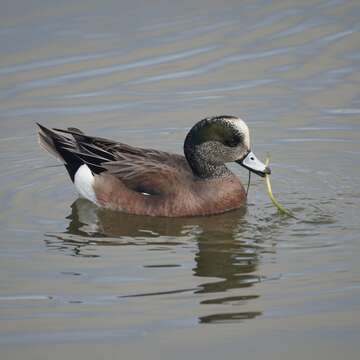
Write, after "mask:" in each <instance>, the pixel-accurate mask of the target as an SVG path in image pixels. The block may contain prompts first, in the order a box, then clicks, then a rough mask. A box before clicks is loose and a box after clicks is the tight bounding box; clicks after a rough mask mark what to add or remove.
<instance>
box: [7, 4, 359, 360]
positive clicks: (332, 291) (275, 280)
mask: <svg viewBox="0 0 360 360" xmlns="http://www.w3.org/2000/svg"><path fill="white" fill-rule="evenodd" d="M359 18H360V4H359V2H358V1H340V0H339V1H337V0H335V1H331V0H329V1H274V2H270V1H260V0H257V1H228V0H226V1H211V0H209V1H205V0H196V1H188V0H185V1H181V2H172V3H170V2H165V1H152V2H143V1H138V0H135V1H131V2H125V1H111V0H109V1H108V0H104V1H101V2H100V1H94V0H89V1H85V0H77V1H68V0H60V1H56V2H55V1H40V0H37V1H31V2H30V1H25V0H15V1H11V2H9V1H1V11H0V169H1V172H0V226H1V232H0V347H1V359H20V358H26V359H37V360H38V359H64V358H69V359H74V358H76V359H103V358H107V359H109V358H114V359H145V358H146V359H184V358H189V359H219V358H224V359H241V358H244V359H261V358H266V359H339V358H343V359H358V356H359V351H360V345H359V334H360V315H359V314H360V312H359V310H360V261H359V257H360V239H359V233H360V225H359V217H360V210H359V200H360V190H359V188H360V187H359V185H360V146H359V145H360V122H359V121H360V98H359V80H360V75H359V74H360V72H359V70H360V66H359V61H360V37H359V28H360V23H359ZM220 114H230V115H236V116H240V117H242V118H243V119H245V120H246V121H247V123H248V124H249V127H250V129H251V133H252V143H253V150H254V152H255V153H256V154H257V156H258V157H259V158H262V159H264V158H265V157H266V155H267V153H270V154H271V159H272V160H271V161H272V169H273V175H272V182H273V188H274V192H275V194H276V195H277V197H278V198H279V200H280V201H281V202H282V203H283V204H284V205H285V206H286V207H288V208H289V209H291V210H292V211H293V212H294V213H295V214H296V217H297V218H296V219H293V218H286V217H282V216H279V214H278V213H277V211H276V209H275V208H274V207H273V206H272V205H271V203H270V200H269V198H268V197H267V194H266V191H265V185H264V182H263V181H262V179H260V178H255V177H253V180H252V185H251V188H250V194H249V200H248V206H247V209H246V211H242V210H239V211H234V212H230V213H227V214H223V215H219V216H212V217H205V218H191V219H190V218H189V219H163V218H158V219H156V218H147V217H138V216H131V215H124V214H119V213H110V212H104V211H100V210H98V209H97V208H96V207H94V206H93V205H91V204H89V203H88V202H86V201H83V200H77V195H76V193H75V191H74V189H73V187H72V184H71V182H70V181H69V179H68V177H67V175H66V173H65V170H64V169H63V168H62V167H59V166H55V167H54V166H53V165H57V162H56V161H55V160H54V159H52V158H51V157H50V156H49V155H48V154H47V153H45V152H43V151H42V150H41V149H40V148H39V147H38V145H37V141H36V137H35V131H36V129H35V122H36V121H37V122H40V123H42V124H44V125H47V126H52V127H68V126H76V127H79V128H81V129H83V130H85V131H86V132H88V133H90V134H94V135H99V136H103V137H110V138H113V139H118V140H119V141H124V142H126V143H129V144H132V145H136V146H142V147H155V148H159V149H163V150H168V151H171V152H178V153H181V152H182V143H183V139H184V137H185V135H186V132H187V131H188V129H189V128H190V127H191V126H192V125H193V124H194V123H195V122H196V121H198V120H200V119H202V118H204V117H206V116H211V115H220ZM232 169H233V170H234V171H235V172H236V173H237V174H238V175H239V176H240V178H241V179H243V181H244V182H246V180H247V173H246V171H245V170H244V169H242V168H241V169H240V168H239V167H236V166H235V167H232Z"/></svg>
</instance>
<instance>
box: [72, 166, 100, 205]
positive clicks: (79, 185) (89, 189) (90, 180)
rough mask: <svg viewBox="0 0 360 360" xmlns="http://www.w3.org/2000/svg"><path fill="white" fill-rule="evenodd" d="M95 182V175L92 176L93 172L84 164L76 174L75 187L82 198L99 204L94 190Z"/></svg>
mask: <svg viewBox="0 0 360 360" xmlns="http://www.w3.org/2000/svg"><path fill="white" fill-rule="evenodd" d="M94 180H95V179H94V175H93V174H92V172H91V170H90V169H89V167H88V166H87V165H85V164H84V165H81V166H80V167H79V169H78V171H77V172H76V173H75V177H74V185H75V187H76V190H77V191H78V193H79V194H80V196H82V197H83V198H85V199H87V200H90V201H92V202H93V203H95V204H97V199H96V195H95V191H94V188H93V185H94Z"/></svg>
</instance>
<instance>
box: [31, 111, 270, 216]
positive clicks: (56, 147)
mask: <svg viewBox="0 0 360 360" xmlns="http://www.w3.org/2000/svg"><path fill="white" fill-rule="evenodd" d="M37 125H38V140H39V144H40V146H41V147H42V148H43V149H45V150H46V151H48V152H49V153H50V154H51V155H53V156H54V157H55V158H57V159H58V160H60V161H61V162H62V163H63V164H64V166H65V168H66V170H67V172H68V174H69V176H70V179H71V181H72V182H73V184H74V185H75V188H76V190H77V192H78V193H79V195H80V196H81V197H83V198H85V199H87V200H89V201H91V202H92V203H94V204H96V205H97V206H99V207H101V208H106V209H111V210H115V211H121V212H124V213H128V214H134V215H148V216H161V217H189V216H208V215H213V214H220V213H224V212H227V211H230V210H234V209H238V208H241V207H243V206H244V205H245V203H246V197H247V194H246V191H245V188H244V186H243V184H242V183H241V181H240V179H239V177H238V176H237V175H235V174H234V173H233V172H232V171H231V170H230V169H229V168H228V167H227V165H226V164H228V163H231V162H235V163H237V164H239V165H241V166H243V167H244V168H246V169H248V170H249V171H251V172H253V173H255V174H257V175H259V176H261V177H264V176H266V174H270V172H271V170H270V168H269V167H268V166H266V165H265V164H264V163H263V162H261V161H260V160H259V159H257V157H256V156H255V154H254V153H253V152H252V150H251V146H250V132H249V128H248V126H247V125H246V123H245V122H244V121H243V120H242V119H241V118H239V117H236V116H229V115H221V116H212V117H207V118H205V119H202V120H200V121H199V122H197V123H196V124H195V125H194V126H193V127H192V128H191V129H190V131H189V132H188V134H187V135H186V137H185V141H184V146H183V150H184V155H180V154H174V153H169V152H165V151H161V150H155V149H145V148H140V147H135V146H130V145H127V144H124V143H122V142H117V141H113V140H110V139H106V138H101V137H95V136H89V135H86V134H85V133H84V132H82V131H81V130H79V129H77V128H74V127H70V128H67V129H57V128H55V129H50V128H46V127H45V126H43V125H40V124H37Z"/></svg>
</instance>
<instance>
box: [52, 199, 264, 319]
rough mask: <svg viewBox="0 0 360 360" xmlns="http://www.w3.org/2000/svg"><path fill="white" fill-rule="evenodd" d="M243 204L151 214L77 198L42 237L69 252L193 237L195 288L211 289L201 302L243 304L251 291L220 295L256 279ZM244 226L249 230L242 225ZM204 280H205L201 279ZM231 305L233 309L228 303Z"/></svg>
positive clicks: (255, 249) (243, 315)
mask: <svg viewBox="0 0 360 360" xmlns="http://www.w3.org/2000/svg"><path fill="white" fill-rule="evenodd" d="M244 214H245V209H239V210H237V211H233V212H229V213H226V214H222V215H216V216H209V217H193V218H155V217H147V216H134V215H127V214H123V213H119V212H112V211H108V210H103V209H99V208H97V207H96V206H94V205H93V204H91V203H90V202H88V201H87V200H83V199H78V200H76V201H75V202H74V203H73V204H72V206H71V214H70V215H69V216H68V217H67V218H68V219H69V220H70V222H69V225H68V227H67V230H66V232H64V233H62V234H55V235H53V236H52V237H47V240H46V241H47V244H48V246H49V247H52V248H54V247H56V248H57V249H59V250H64V249H66V251H69V250H70V251H71V252H72V254H73V255H75V256H92V257H94V256H98V255H97V254H93V253H92V254H89V253H88V251H87V248H88V247H89V246H90V245H91V246H92V247H94V244H98V245H101V246H106V245H111V246H114V245H132V244H145V245H149V246H152V245H154V244H157V245H158V244H160V243H161V244H166V245H178V244H184V242H187V243H188V244H194V241H196V245H197V252H196V254H195V268H194V269H193V271H194V275H195V276H197V277H200V278H203V279H204V282H203V283H202V284H201V285H200V286H199V287H198V288H197V289H196V290H195V292H196V293H201V294H209V293H214V297H212V298H210V299H209V298H208V299H206V300H203V301H202V302H201V303H202V304H212V305H213V304H219V305H227V304H230V305H232V306H233V305H239V304H241V305H242V304H248V303H249V302H250V301H251V300H252V299H255V298H257V297H258V295H257V294H253V293H250V294H249V291H246V292H244V293H242V294H241V295H234V292H233V291H232V292H231V295H229V296H225V297H224V294H226V293H229V292H230V291H231V290H234V289H239V288H250V287H252V286H253V285H254V284H255V283H257V282H259V276H258V274H257V268H258V264H259V255H260V253H259V252H260V251H261V250H260V249H261V247H259V246H257V245H256V243H254V240H253V239H249V240H248V241H247V240H246V236H247V233H246V230H245V229H246V228H247V229H248V226H247V223H246V220H245V217H244ZM247 231H249V230H247ZM206 279H207V280H206ZM232 309H233V308H232ZM260 314H261V312H259V311H247V312H235V313H234V312H231V313H228V312H226V313H215V314H212V315H208V316H204V317H201V318H199V321H200V322H202V323H212V322H228V321H240V320H243V319H251V318H254V317H256V316H258V315H260Z"/></svg>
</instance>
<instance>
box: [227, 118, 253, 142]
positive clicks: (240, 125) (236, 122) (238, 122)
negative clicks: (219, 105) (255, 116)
mask: <svg viewBox="0 0 360 360" xmlns="http://www.w3.org/2000/svg"><path fill="white" fill-rule="evenodd" d="M226 121H229V122H231V124H232V125H233V126H234V127H236V128H237V129H238V130H239V132H240V133H241V134H243V135H244V145H245V146H247V147H248V148H249V149H250V132H249V128H248V126H247V125H246V124H245V121H244V120H242V119H240V118H237V119H227V120H226Z"/></svg>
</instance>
